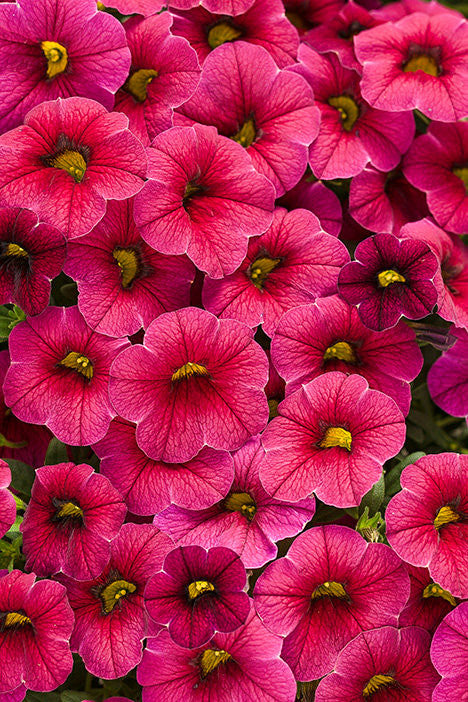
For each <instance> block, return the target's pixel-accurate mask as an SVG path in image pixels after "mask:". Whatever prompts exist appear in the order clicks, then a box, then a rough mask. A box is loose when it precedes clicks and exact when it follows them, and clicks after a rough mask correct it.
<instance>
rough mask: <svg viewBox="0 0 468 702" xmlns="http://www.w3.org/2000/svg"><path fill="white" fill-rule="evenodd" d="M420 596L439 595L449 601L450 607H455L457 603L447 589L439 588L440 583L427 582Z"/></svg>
mask: <svg viewBox="0 0 468 702" xmlns="http://www.w3.org/2000/svg"><path fill="white" fill-rule="evenodd" d="M422 596H423V597H424V598H425V599H426V598H428V597H441V598H442V599H443V600H446V601H447V602H449V603H450V604H451V605H452V607H456V604H457V603H456V600H455V597H454V596H453V595H451V594H450V592H447V590H444V589H443V588H441V587H440V585H436V583H429V585H427V586H426V587H425V588H424V590H423V595H422Z"/></svg>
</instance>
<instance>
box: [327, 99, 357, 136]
mask: <svg viewBox="0 0 468 702" xmlns="http://www.w3.org/2000/svg"><path fill="white" fill-rule="evenodd" d="M328 104H329V105H331V106H332V107H335V108H336V109H337V110H338V112H339V113H340V117H341V124H342V125H343V129H344V130H345V131H346V132H350V131H351V129H352V128H353V127H354V125H355V123H356V121H357V119H358V117H359V107H358V105H357V103H356V102H355V101H354V100H353V98H352V97H350V96H349V95H338V96H337V97H331V98H329V99H328Z"/></svg>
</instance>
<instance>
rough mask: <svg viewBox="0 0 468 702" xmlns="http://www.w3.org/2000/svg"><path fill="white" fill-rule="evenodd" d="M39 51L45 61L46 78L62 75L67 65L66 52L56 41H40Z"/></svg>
mask: <svg viewBox="0 0 468 702" xmlns="http://www.w3.org/2000/svg"><path fill="white" fill-rule="evenodd" d="M41 49H42V51H43V52H44V55H45V57H46V59H47V76H48V78H55V76H58V75H59V73H63V72H64V70H65V69H66V67H67V64H68V54H67V50H66V48H65V47H64V46H62V45H61V44H58V43H57V42H56V41H42V42H41Z"/></svg>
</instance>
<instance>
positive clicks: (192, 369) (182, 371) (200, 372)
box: [171, 361, 210, 383]
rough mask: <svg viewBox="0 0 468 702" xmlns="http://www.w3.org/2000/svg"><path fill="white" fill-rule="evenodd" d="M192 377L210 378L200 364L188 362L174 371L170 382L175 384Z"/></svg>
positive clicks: (206, 370) (204, 367)
mask: <svg viewBox="0 0 468 702" xmlns="http://www.w3.org/2000/svg"><path fill="white" fill-rule="evenodd" d="M194 375H196V376H199V377H205V378H209V377H210V373H209V371H208V369H207V368H206V366H202V365H201V363H192V362H191V361H189V362H188V363H186V364H185V365H183V366H181V367H180V368H178V369H177V370H176V371H174V373H173V374H172V378H171V382H173V383H177V382H179V381H180V380H185V379H186V378H191V377H192V376H194Z"/></svg>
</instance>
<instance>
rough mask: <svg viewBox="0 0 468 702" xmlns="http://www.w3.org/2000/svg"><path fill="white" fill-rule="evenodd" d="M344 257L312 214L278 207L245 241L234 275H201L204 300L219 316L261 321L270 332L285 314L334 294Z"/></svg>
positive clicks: (341, 247)
mask: <svg viewBox="0 0 468 702" xmlns="http://www.w3.org/2000/svg"><path fill="white" fill-rule="evenodd" d="M348 260H349V254H348V251H347V249H346V247H345V246H344V244H343V243H342V242H341V241H339V240H338V239H336V238H335V237H332V236H330V235H329V234H325V232H323V231H321V230H320V223H319V221H318V220H317V218H316V217H315V216H314V215H313V214H312V213H311V212H308V211H307V210H292V211H291V212H287V211H286V210H284V209H282V208H277V209H276V210H275V213H274V218H273V223H272V225H271V227H270V229H268V230H267V231H266V232H265V234H262V236H260V237H256V238H255V239H251V240H250V242H249V248H248V251H247V258H246V259H245V261H244V262H243V263H242V264H241V266H240V268H239V269H238V270H237V271H236V272H235V273H233V274H232V275H230V276H228V277H226V278H222V279H221V280H211V279H210V278H205V282H204V285H203V296H202V299H203V304H204V306H205V308H206V309H207V310H209V311H210V312H213V314H216V315H217V316H218V317H220V318H222V319H224V318H226V317H227V318H233V319H239V320H240V321H241V322H245V323H246V324H247V325H248V326H249V327H252V328H254V327H257V325H259V324H262V327H263V330H264V332H265V333H266V334H268V336H272V335H273V333H274V331H275V329H276V327H277V325H278V322H279V321H280V319H281V316H282V315H283V313H284V312H286V311H287V310H289V309H291V308H293V307H297V306H298V305H303V304H306V303H307V302H313V300H314V299H315V298H316V297H321V296H322V295H329V294H331V293H334V292H336V291H337V281H338V273H339V271H340V268H341V267H342V266H343V265H344V264H345V263H347V262H348Z"/></svg>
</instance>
